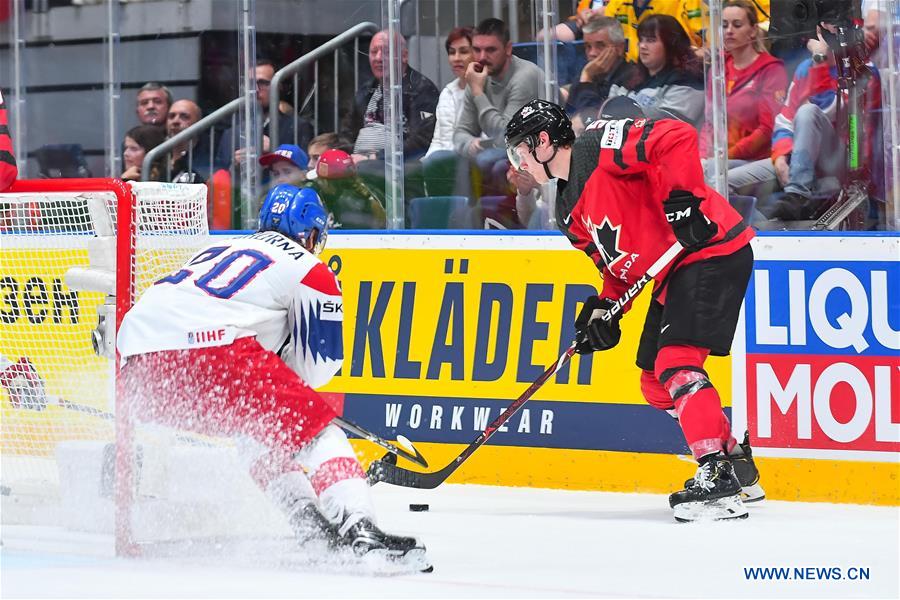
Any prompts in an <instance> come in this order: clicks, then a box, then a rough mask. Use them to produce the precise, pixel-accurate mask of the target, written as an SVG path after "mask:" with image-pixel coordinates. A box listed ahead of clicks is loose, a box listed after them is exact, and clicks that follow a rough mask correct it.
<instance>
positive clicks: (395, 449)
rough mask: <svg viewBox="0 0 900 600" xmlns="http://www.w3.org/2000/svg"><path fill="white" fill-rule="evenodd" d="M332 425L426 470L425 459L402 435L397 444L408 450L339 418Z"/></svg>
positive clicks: (426, 462) (426, 463)
mask: <svg viewBox="0 0 900 600" xmlns="http://www.w3.org/2000/svg"><path fill="white" fill-rule="evenodd" d="M334 424H335V425H337V426H339V427H340V428H341V429H344V430H346V431H349V432H350V433H352V434H354V435H358V436H359V437H361V438H363V439H366V440H369V441H370V442H372V443H373V444H377V445H379V446H381V447H382V448H384V449H385V450H387V451H388V452H390V453H391V454H395V455H397V456H401V457H403V458H405V459H406V460H408V461H411V462H414V463H416V464H417V465H420V466H422V467H425V468H426V469H427V468H428V461H427V460H425V457H424V456H422V453H421V452H419V451H418V450H417V449H416V447H415V446H413V445H412V442H410V441H409V440H408V439H407V438H405V437H404V436H402V435H398V436H397V442H398V443H399V444H401V445H403V446H406V447H407V448H408V449H409V450H406V449H404V448H401V447H400V446H395V445H393V444H391V443H390V442H388V441H385V440H383V439H381V438H380V437H378V436H377V435H375V434H374V433H372V432H371V431H366V430H365V429H363V428H362V427H360V426H359V425H355V424H354V423H351V422H350V421H347V420H345V419H342V418H341V417H335V418H334Z"/></svg>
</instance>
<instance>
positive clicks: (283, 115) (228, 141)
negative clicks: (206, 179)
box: [216, 58, 314, 168]
mask: <svg viewBox="0 0 900 600" xmlns="http://www.w3.org/2000/svg"><path fill="white" fill-rule="evenodd" d="M275 71H276V69H275V63H273V62H272V61H271V60H268V59H266V58H261V59H259V60H257V61H256V71H255V74H256V100H257V102H258V103H259V110H260V114H261V116H262V150H263V152H269V150H270V148H271V141H270V140H269V124H270V123H271V122H272V119H273V118H275V119H278V138H279V142H280V143H282V144H294V143H295V142H294V115H293V114H291V111H293V107H290V105H288V104H287V103H285V102H283V103H282V104H283V105H284V106H283V107H282V106H279V110H278V114H277V115H275V116H274V117H273V116H272V115H270V114H269V98H270V96H269V95H270V94H271V91H272V79H273V78H274V77H275ZM313 131H314V129H313V125H312V123H311V122H310V121H309V119H306V118H304V117H297V141H296V145H297V146H300V147H301V148H306V145H307V144H309V140H311V139H312V137H313ZM232 137H235V140H234V141H232ZM237 143H239V138H237V137H236V136H233V135H232V130H231V128H228V129H226V130H225V132H224V133H223V134H222V137H221V140H220V141H219V146H218V148H217V149H216V165H217V166H221V167H226V168H227V167H228V165H230V164H231V162H232V160H233V161H234V162H235V163H236V164H238V165H242V164H243V163H244V159H245V157H246V153H247V150H246V149H245V148H240V147H236V145H235V144H237Z"/></svg>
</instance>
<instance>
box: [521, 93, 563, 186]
mask: <svg viewBox="0 0 900 600" xmlns="http://www.w3.org/2000/svg"><path fill="white" fill-rule="evenodd" d="M542 131H546V132H547V135H548V136H549V137H550V143H552V144H553V149H554V151H553V156H551V157H550V158H549V159H548V160H546V161H540V160H538V159H537V157H536V156H535V160H537V162H539V163H541V164H543V165H544V169H545V170H546V171H547V176H548V177H552V176H551V175H550V171H549V169H548V168H547V163H548V162H550V161H551V160H553V157H554V156H556V150H557V149H558V148H559V147H560V146H566V145H569V144H571V143H572V142H574V141H575V131H573V130H572V121H570V120H569V116H568V115H567V114H566V111H564V110H563V109H562V107H561V106H559V105H558V104H554V103H552V102H547V101H546V100H532V101H531V102H529V103H528V104H526V105H525V106H523V107H522V108H520V109H519V110H517V111H516V113H515V114H514V115H513V116H512V118H511V119H510V120H509V123H507V124H506V153H507V154H508V155H509V159H510V162H512V164H513V166H515V167H516V168H519V162H520V161H519V157H518V155H517V154H516V152H515V149H516V147H517V146H518V145H519V144H522V143H525V144H527V145H528V149H529V150H530V151H531V153H532V156H534V149H535V148H536V147H537V145H538V134H539V133H540V132H542Z"/></svg>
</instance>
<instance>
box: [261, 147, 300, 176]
mask: <svg viewBox="0 0 900 600" xmlns="http://www.w3.org/2000/svg"><path fill="white" fill-rule="evenodd" d="M277 160H286V161H288V162H290V163H293V164H294V165H296V166H297V167H299V168H301V169H303V170H304V171H306V169H307V167H308V166H309V156H308V155H307V154H306V152H304V151H303V150H302V149H301V148H300V146H295V145H294V144H282V145H280V146H278V148H276V149H275V151H274V152H269V153H268V154H263V155H262V156H260V157H259V164H261V165H262V166H264V167H268V166H269V165H271V164H272V163H273V162H275V161H277Z"/></svg>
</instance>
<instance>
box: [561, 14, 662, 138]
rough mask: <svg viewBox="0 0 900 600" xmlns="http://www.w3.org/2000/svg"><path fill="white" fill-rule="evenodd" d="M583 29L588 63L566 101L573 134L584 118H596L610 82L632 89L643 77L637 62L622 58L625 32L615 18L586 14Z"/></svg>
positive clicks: (607, 94)
mask: <svg viewBox="0 0 900 600" xmlns="http://www.w3.org/2000/svg"><path fill="white" fill-rule="evenodd" d="M582 31H583V33H584V53H585V54H586V55H587V59H588V62H587V64H586V65H584V68H583V69H582V70H581V76H580V78H579V80H578V82H577V83H574V84H572V87H571V88H570V89H569V91H568V98H567V101H566V112H568V113H569V114H570V115H572V116H573V123H572V125H573V127H575V128H576V133H577V129H579V128H583V127H584V125H585V123H584V121H585V119H589V120H593V119H595V118H596V117H597V111H599V110H600V106H602V105H603V101H604V100H606V98H607V97H608V96H609V90H610V88H611V87H612V86H613V85H618V86H621V87H623V88H624V89H626V90H633V89H635V88H637V87H638V86H639V85H640V84H641V83H642V82H643V80H644V77H645V74H644V71H643V70H642V69H641V68H640V66H639V65H638V64H636V63H633V62H628V61H627V60H625V33H624V32H623V31H622V25H621V24H619V22H618V21H616V20H615V19H613V18H611V17H606V16H604V15H603V14H602V12H599V11H598V12H595V13H593V14H592V15H591V16H590V17H588V19H587V20H586V21H585V22H584V25H583V27H582Z"/></svg>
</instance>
